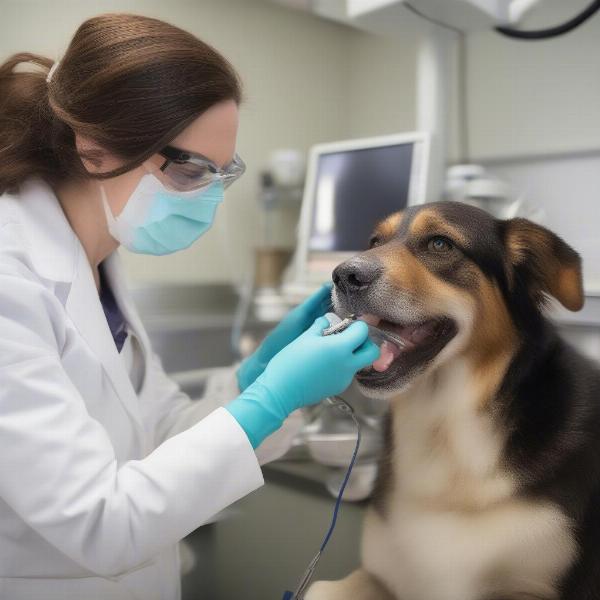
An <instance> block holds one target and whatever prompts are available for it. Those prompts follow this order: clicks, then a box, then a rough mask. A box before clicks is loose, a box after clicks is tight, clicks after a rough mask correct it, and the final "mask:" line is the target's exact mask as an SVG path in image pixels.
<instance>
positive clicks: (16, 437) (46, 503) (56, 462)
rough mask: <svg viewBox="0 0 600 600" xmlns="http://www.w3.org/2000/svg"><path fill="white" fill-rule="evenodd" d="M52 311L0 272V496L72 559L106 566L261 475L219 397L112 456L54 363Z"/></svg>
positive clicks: (133, 562)
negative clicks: (172, 427)
mask: <svg viewBox="0 0 600 600" xmlns="http://www.w3.org/2000/svg"><path fill="white" fill-rule="evenodd" d="M62 310H63V309H62V305H60V303H59V302H58V300H57V299H56V298H55V297H54V295H53V294H51V293H50V292H49V291H48V290H47V289H46V288H45V287H44V286H42V285H40V284H39V283H37V282H34V281H28V280H26V279H23V278H20V277H13V276H5V275H2V274H0V439H1V440H2V452H1V453H0V497H1V498H2V500H3V501H4V502H6V503H7V504H8V505H9V506H10V507H11V508H12V509H13V510H14V511H15V512H16V513H17V514H18V515H19V516H20V517H21V518H22V519H23V520H24V521H25V522H26V523H27V524H28V525H29V526H30V527H32V528H33V529H34V530H35V531H37V532H38V533H39V534H40V535H41V536H43V537H44V538H45V539H46V540H47V541H48V542H50V543H51V544H53V545H54V546H55V547H56V548H58V549H59V550H60V551H61V552H63V553H64V554H65V555H67V556H69V557H70V558H71V559H72V560H74V561H76V562H77V563H79V564H80V565H82V566H83V567H84V568H86V569H88V570H89V571H91V572H93V573H96V574H99V575H102V576H115V575H118V574H120V573H123V572H126V571H128V570H130V569H132V568H134V567H137V566H139V565H141V564H143V563H144V562H146V561H147V560H149V559H151V558H152V557H153V556H155V555H156V554H157V553H158V552H160V551H161V550H162V549H163V548H164V547H167V546H169V545H172V544H174V543H176V542H177V541H178V540H180V539H181V538H183V537H184V536H185V535H187V534H188V533H190V532H191V531H193V530H194V529H195V528H197V527H198V526H199V525H201V524H202V523H203V522H205V521H206V520H207V519H209V517H210V516H212V515H214V514H215V513H217V512H218V511H220V510H222V509H223V508H224V507H226V506H227V505H229V504H231V503H232V502H234V501H236V500H237V499H239V498H241V497H242V496H244V495H245V494H247V493H249V492H251V491H252V490H254V489H256V488H257V487H259V486H260V485H261V484H262V483H263V479H262V474H261V470H260V467H259V465H258V462H257V460H256V456H255V454H254V451H253V450H252V447H251V445H250V443H249V442H248V439H247V437H246V435H245V433H244V432H243V430H242V429H241V428H240V427H239V425H238V424H237V422H236V421H235V419H234V418H233V417H231V415H230V414H229V413H228V412H227V411H226V410H225V409H223V408H220V409H217V410H215V411H213V412H212V413H211V414H209V415H208V416H206V417H205V418H204V419H202V420H201V421H199V422H198V423H197V424H195V425H194V426H192V427H190V428H189V429H187V430H185V431H183V432H181V433H179V434H177V435H174V436H172V437H171V438H169V439H168V440H166V441H165V442H164V443H162V444H160V445H159V446H158V447H157V448H156V449H155V450H154V451H153V452H151V453H150V454H149V455H148V456H146V457H145V458H143V459H141V460H130V461H128V462H124V463H122V464H118V463H117V460H116V457H115V453H114V449H113V446H112V444H111V442H110V439H109V437H108V435H107V432H106V431H105V429H104V428H103V427H102V426H101V425H100V423H99V422H98V421H96V420H95V419H93V418H91V417H90V415H89V413H88V411H87V410H86V406H85V403H84V401H83V398H82V397H81V395H80V393H79V391H78V390H77V389H76V388H75V387H74V385H73V384H72V382H71V380H70V379H69V378H68V376H67V374H66V372H65V371H64V369H63V368H62V364H61V360H60V353H61V350H62V347H63V344H64V342H65V332H64V331H63V329H64V322H65V319H64V314H62Z"/></svg>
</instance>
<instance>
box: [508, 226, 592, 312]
mask: <svg viewBox="0 0 600 600" xmlns="http://www.w3.org/2000/svg"><path fill="white" fill-rule="evenodd" d="M501 224H502V228H503V232H504V244H505V247H506V252H507V255H508V262H509V270H511V273H509V280H512V281H514V280H515V279H518V280H519V282H521V283H524V284H525V286H526V287H527V289H528V291H529V293H530V295H531V297H532V299H533V301H534V302H535V303H536V304H538V305H540V306H541V305H542V304H543V303H544V299H545V296H546V295H547V294H549V295H550V296H553V297H554V298H556V299H557V300H558V301H559V302H560V303H561V304H562V305H563V306H564V307H565V308H568V309H569V310H572V311H577V310H580V309H581V307H582V306H583V301H584V296H583V280H582V276H581V259H580V257H579V254H577V252H575V250H573V248H571V246H569V245H568V244H567V243H565V242H564V241H563V240H562V239H561V238H559V237H558V236H557V235H556V234H555V233H552V232H551V231H549V230H548V229H546V228H545V227H542V226H540V225H536V224H535V223H532V222H531V221H528V220H527V219H510V220H509V221H502V222H501Z"/></svg>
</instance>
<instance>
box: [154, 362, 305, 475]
mask: <svg viewBox="0 0 600 600" xmlns="http://www.w3.org/2000/svg"><path fill="white" fill-rule="evenodd" d="M237 366H238V365H234V366H232V367H219V368H216V369H211V370H210V373H209V374H208V375H207V377H206V380H205V388H204V395H203V396H202V397H201V398H200V399H198V400H191V399H190V398H189V396H187V395H186V394H184V393H183V392H182V391H181V389H180V388H179V386H178V385H177V384H176V383H175V382H174V381H173V380H172V379H171V378H170V377H169V376H168V375H167V374H166V373H165V372H164V370H163V367H162V365H161V362H160V359H159V358H158V356H156V355H152V359H151V363H150V368H151V369H152V373H151V380H152V381H153V389H154V390H156V391H157V393H155V394H153V398H155V399H156V401H155V403H154V405H153V406H152V407H151V408H152V414H148V407H146V408H144V410H145V412H146V415H145V418H146V419H147V420H149V421H150V422H151V423H152V424H151V425H150V427H152V428H153V429H154V431H155V439H156V442H157V443H161V442H162V441H164V440H166V439H168V438H169V437H170V436H172V435H176V434H178V433H180V432H182V431H185V430H186V429H187V428H188V427H191V426H193V425H194V424H195V423H197V422H198V421H200V420H201V419H203V418H205V417H206V416H207V415H209V414H210V413H212V412H213V411H214V410H215V409H217V408H219V407H220V406H223V405H224V404H226V403H227V402H229V401H231V400H233V399H234V398H235V397H236V396H238V395H239V394H240V389H239V387H238V383H237V378H236V369H237ZM303 424H304V419H303V417H302V412H301V411H300V410H297V411H294V412H293V413H292V414H291V415H290V416H289V417H288V418H287V419H286V420H285V421H284V423H283V425H282V426H281V428H280V429H278V430H277V431H276V432H274V433H273V434H272V435H270V436H269V437H268V438H267V439H265V441H264V442H263V443H262V444H261V445H260V446H259V447H258V448H256V456H257V458H258V461H259V463H260V464H261V465H264V464H266V463H268V462H271V461H273V460H276V459H278V458H280V457H281V456H283V455H284V454H285V453H286V452H287V451H288V450H289V449H290V448H291V447H292V445H293V442H294V438H295V437H296V436H297V435H298V433H299V431H300V429H301V428H302V425H303Z"/></svg>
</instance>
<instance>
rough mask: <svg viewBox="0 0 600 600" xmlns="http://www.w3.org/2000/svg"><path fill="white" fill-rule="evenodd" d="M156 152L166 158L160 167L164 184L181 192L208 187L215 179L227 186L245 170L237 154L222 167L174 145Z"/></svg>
mask: <svg viewBox="0 0 600 600" xmlns="http://www.w3.org/2000/svg"><path fill="white" fill-rule="evenodd" d="M158 154H160V156H162V157H163V158H165V159H166V160H165V162H164V163H163V164H162V166H161V167H160V170H161V172H162V173H163V174H164V175H165V178H166V179H167V181H166V184H167V185H169V187H172V188H173V189H174V190H178V191H181V192H188V191H192V190H198V189H201V188H204V187H208V186H209V185H211V184H212V183H214V182H215V181H221V182H222V183H223V187H225V188H227V187H229V186H230V185H231V184H232V183H233V182H234V181H236V180H237V179H239V178H240V177H241V176H242V175H243V174H244V171H245V170H246V165H245V164H244V161H243V160H242V159H241V158H240V157H239V155H238V154H235V155H234V157H233V160H232V161H231V162H230V163H229V164H228V165H227V166H225V167H223V168H222V169H220V168H219V167H217V165H215V163H214V162H213V161H212V160H210V159H208V158H206V157H205V156H202V155H201V154H196V153H192V152H188V151H187V150H180V149H179V148H175V147H174V146H165V147H164V148H163V149H162V150H161V151H160V152H159V153H158Z"/></svg>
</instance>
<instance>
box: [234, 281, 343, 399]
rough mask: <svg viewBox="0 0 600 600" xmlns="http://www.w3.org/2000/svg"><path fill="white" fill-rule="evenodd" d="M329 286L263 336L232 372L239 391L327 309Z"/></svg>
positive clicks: (323, 287)
mask: <svg viewBox="0 0 600 600" xmlns="http://www.w3.org/2000/svg"><path fill="white" fill-rule="evenodd" d="M331 286H332V284H331V282H329V283H326V284H325V285H323V286H321V287H320V288H319V289H318V290H317V291H316V292H315V293H314V294H313V295H312V296H310V297H309V298H307V299H306V300H305V301H304V302H302V304H299V305H298V306H296V308H294V309H293V310H291V311H290V312H289V313H288V314H287V315H286V316H285V317H284V318H283V319H282V320H281V322H280V323H279V324H278V325H277V327H275V329H273V331H271V332H270V333H269V335H267V337H266V338H265V339H264V340H263V342H262V343H261V345H260V346H259V347H258V348H257V349H256V351H255V352H254V354H252V355H250V356H249V357H248V358H246V359H245V360H244V361H243V362H242V364H241V365H240V368H239V369H238V371H237V373H236V375H237V381H238V385H239V388H240V390H241V391H242V392H243V391H244V390H245V389H246V388H247V387H248V386H249V385H250V384H251V383H253V382H254V381H255V380H256V378H257V377H258V376H259V375H260V374H261V373H262V372H263V371H264V370H265V368H266V366H267V365H268V364H269V361H270V360H271V359H272V358H273V357H274V356H275V355H276V354H277V353H278V352H279V351H280V350H282V349H283V348H285V347H286V346H287V345H288V344H289V343H290V342H292V341H293V340H295V339H296V338H297V337H298V336H299V335H300V334H302V333H303V332H305V331H306V330H307V329H308V328H309V327H310V326H311V325H312V323H313V322H314V320H315V319H316V318H317V317H320V316H322V315H324V314H325V313H326V312H327V311H329V310H330V309H331Z"/></svg>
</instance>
